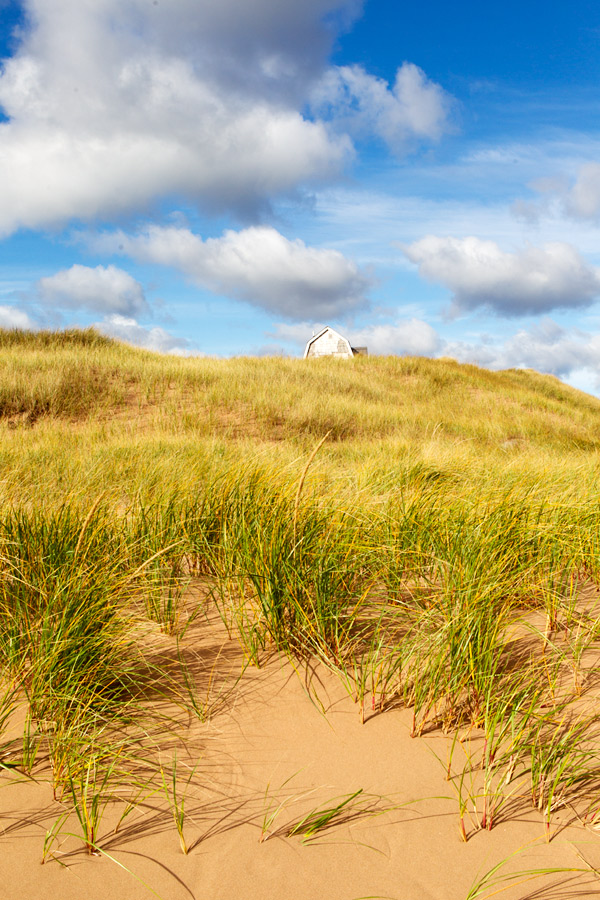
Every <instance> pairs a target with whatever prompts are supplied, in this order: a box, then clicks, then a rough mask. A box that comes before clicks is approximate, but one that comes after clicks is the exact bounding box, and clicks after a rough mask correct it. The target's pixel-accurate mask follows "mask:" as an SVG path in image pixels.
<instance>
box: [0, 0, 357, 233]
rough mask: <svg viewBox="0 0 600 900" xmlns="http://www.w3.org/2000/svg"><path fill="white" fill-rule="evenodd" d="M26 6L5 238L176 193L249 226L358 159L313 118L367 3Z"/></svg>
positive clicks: (182, 0) (107, 0)
mask: <svg viewBox="0 0 600 900" xmlns="http://www.w3.org/2000/svg"><path fill="white" fill-rule="evenodd" d="M24 6H25V10H26V13H27V17H28V23H29V24H28V27H26V29H25V31H24V35H23V38H22V42H21V45H20V47H19V49H18V50H17V52H16V54H15V55H14V56H13V57H11V58H10V59H8V60H6V61H5V63H4V69H3V71H2V73H1V75H0V106H1V107H2V108H3V110H4V113H5V115H6V116H7V117H8V121H5V122H3V123H2V124H0V154H1V158H2V175H1V177H0V233H4V234H8V233H10V232H11V231H13V230H14V229H16V228H18V227H21V226H24V227H39V226H45V225H50V224H54V223H60V222H63V221H66V220H68V219H70V218H72V217H78V218H93V217H96V216H102V215H111V214H113V213H118V212H121V211H126V210H131V209H134V208H139V207H142V206H145V205H146V204H147V203H148V202H149V201H151V200H152V199H154V198H156V197H161V196H166V195H169V194H180V195H185V196H186V198H187V199H188V200H190V201H191V202H194V201H197V202H200V203H203V204H205V205H206V206H208V207H211V208H215V209H218V210H231V209H234V210H235V211H241V212H245V213H248V212H249V211H251V210H256V208H258V207H260V206H261V205H262V204H264V203H266V202H268V201H269V199H270V198H271V197H272V196H274V195H276V194H278V193H280V192H287V191H290V190H293V189H295V188H296V187H297V186H298V184H303V183H307V182H310V181H312V180H315V179H321V178H329V177H331V176H332V175H334V174H335V173H337V172H339V170H340V167H341V166H342V165H343V163H344V162H345V160H346V159H347V158H348V155H349V154H351V152H352V149H351V142H350V140H349V138H347V137H346V136H344V135H337V136H335V135H332V134H331V133H330V132H329V130H328V129H327V128H326V127H325V125H324V124H323V123H321V122H314V121H311V120H308V119H306V118H305V117H303V115H302V113H301V110H302V109H303V108H304V104H305V101H306V97H307V93H308V92H309V91H310V88H311V86H312V84H313V83H314V82H315V81H316V80H317V79H318V78H319V77H320V76H321V75H322V72H323V70H324V68H325V66H326V58H327V55H328V52H329V50H330V47H331V43H332V40H333V38H334V36H335V28H334V27H332V26H331V22H332V19H333V18H334V17H335V16H336V15H338V17H339V15H342V14H345V16H346V18H351V17H352V16H354V15H356V14H357V13H358V11H359V8H360V3H359V2H357V0H304V2H302V3H281V0H254V2H253V3H251V4H249V3H240V2H239V0H220V2H219V3H214V2H212V0H169V2H168V3H162V2H161V3H150V2H148V0H89V2H85V3H82V2H81V0H53V2H52V3H48V2H47V0H24ZM326 20H327V22H329V25H328V24H327V22H326Z"/></svg>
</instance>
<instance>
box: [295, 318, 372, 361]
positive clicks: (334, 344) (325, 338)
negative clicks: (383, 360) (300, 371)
mask: <svg viewBox="0 0 600 900" xmlns="http://www.w3.org/2000/svg"><path fill="white" fill-rule="evenodd" d="M319 356H335V357H337V358H338V359H352V357H353V356H368V353H367V348H366V347H351V346H350V341H349V340H348V338H345V337H344V336H343V335H341V334H339V332H337V331H335V330H334V329H333V328H330V327H329V325H326V326H325V328H322V329H321V331H319V333H318V334H313V336H312V337H311V339H310V341H309V342H308V344H307V345H306V349H305V350H304V359H315V358H317V357H319Z"/></svg>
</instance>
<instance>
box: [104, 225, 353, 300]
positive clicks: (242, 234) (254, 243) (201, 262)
mask: <svg viewBox="0 0 600 900" xmlns="http://www.w3.org/2000/svg"><path fill="white" fill-rule="evenodd" d="M93 245H94V247H95V248H96V249H100V250H104V251H109V252H120V253H126V254H127V255H129V256H131V257H133V258H134V259H136V260H139V261H142V262H153V263H159V264H161V265H165V266H173V267H174V268H176V269H179V271H181V272H184V273H185V274H186V275H187V276H188V277H189V278H190V279H191V280H192V281H193V282H194V283H195V284H198V285H200V286H201V287H203V288H206V289H208V290H210V291H213V292H214V293H217V294H222V295H225V296H228V297H232V298H235V299H238V300H243V301H246V302H248V303H252V304H253V305H255V306H259V307H261V308H262V309H266V310H268V311H269V312H276V313H278V314H283V315H285V316H289V317H290V318H299V317H303V316H310V315H315V316H319V317H323V318H326V317H330V316H333V315H341V314H344V313H347V312H350V311H352V310H356V309H359V308H361V307H365V306H366V305H367V299H366V292H367V290H368V288H369V285H370V281H369V278H368V277H367V276H366V275H365V274H363V273H362V272H361V271H360V269H359V268H358V266H357V265H356V263H354V262H353V261H351V260H349V259H347V258H346V257H345V256H344V255H343V254H342V253H340V252H339V251H337V250H331V249H321V248H317V247H308V246H307V245H306V244H305V243H304V242H303V241H301V240H292V241H290V240H288V239H287V238H285V237H284V236H283V235H282V234H280V233H279V232H278V231H276V229H274V228H271V227H267V226H254V227H251V228H246V229H244V230H242V231H226V232H225V233H224V234H223V235H222V236H221V237H219V238H207V239H206V240H203V239H202V238H201V237H199V236H198V235H196V234H194V233H193V232H191V231H190V230H189V229H186V228H176V227H160V226H150V227H149V228H147V229H146V230H145V231H144V232H142V233H140V234H138V235H127V234H124V233H123V232H116V233H114V234H107V235H102V236H100V237H98V238H96V239H95V240H94V241H93Z"/></svg>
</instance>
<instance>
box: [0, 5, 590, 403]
mask: <svg viewBox="0 0 600 900" xmlns="http://www.w3.org/2000/svg"><path fill="white" fill-rule="evenodd" d="M599 45H600V7H599V6H598V4H597V3H592V2H588V0H578V2H576V3H566V2H556V3H554V4H546V3H544V4H542V3H541V2H535V0H533V2H529V3H528V4H526V5H523V4H522V2H520V3H517V2H514V0H510V2H504V3H503V4H501V5H500V4H479V5H477V8H475V5H474V4H455V5H449V4H447V3H441V2H431V3H421V4H411V5H410V6H409V5H408V4H399V3H397V2H392V0H366V2H365V3H361V2H360V0H303V3H301V4H299V3H296V4H290V3H287V2H284V0H252V2H250V0H220V2H219V3H218V4H215V3H214V2H213V0H88V2H86V3H82V2H81V0H25V2H14V0H0V55H1V56H2V70H1V72H0V113H1V118H0V326H4V327H15V326H16V327H24V328H48V327H50V328H62V327H67V326H71V325H77V326H87V325H91V324H93V325H95V326H96V327H97V328H99V329H101V330H103V331H104V332H106V333H108V334H112V335H114V336H117V337H119V338H121V339H124V340H128V341H130V342H132V343H134V344H138V345H140V346H146V347H150V348H152V349H156V350H160V351H161V352H170V353H186V354H195V353H201V354H209V355H222V356H229V355H234V354H269V353H271V354H272V353H287V354H290V355H300V354H301V352H302V349H303V346H304V343H305V341H306V339H307V338H308V337H309V336H310V334H311V333H312V330H313V329H315V328H317V327H319V326H320V325H322V324H331V325H333V326H334V327H337V328H339V329H340V330H341V331H343V333H345V334H347V335H348V336H349V337H350V339H351V340H352V341H354V342H355V343H357V344H360V345H367V346H368V347H369V350H370V352H371V353H392V354H406V353H414V354H422V355H427V356H450V357H455V358H457V359H459V360H461V361H467V362H476V363H478V364H480V365H484V366H489V367H491V368H507V367H513V366H526V367H532V368H536V369H538V370H540V371H543V372H549V373H551V374H554V375H557V376H558V377H560V378H563V379H564V380H565V381H567V382H569V383H571V384H573V385H575V386H577V387H580V388H582V389H584V390H587V391H590V392H593V393H600V245H599V235H600V230H599V222H600V122H599V112H600V104H599V103H598V90H599V88H598V86H599V83H600V54H599V52H598V50H599Z"/></svg>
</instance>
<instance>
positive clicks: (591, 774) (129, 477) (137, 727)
mask: <svg viewBox="0 0 600 900" xmlns="http://www.w3.org/2000/svg"><path fill="white" fill-rule="evenodd" d="M322 439H325V440H324V442H323V443H322V445H321V446H318V442H321V440H322ZM599 448H600V401H598V400H596V399H595V398H593V397H591V396H588V395H585V394H583V393H580V392H578V391H576V390H573V389H571V388H569V387H566V386H564V385H562V384H561V383H560V382H558V381H556V380H555V379H553V378H549V377H547V376H542V375H539V374H537V373H535V372H523V371H508V372H497V373H494V372H489V371H487V370H483V369H479V368H477V367H474V366H464V365H459V364H457V363H456V362H454V361H452V360H427V359H420V358H402V359H398V358H393V359H392V358H360V357H359V358H356V359H354V360H352V361H349V362H346V361H337V360H314V361H308V362H305V361H302V360H289V359H249V358H241V359H233V360H215V359H180V358H173V357H162V356H158V355H155V354H151V353H147V352H143V351H139V350H134V349H131V348H129V347H126V346H124V345H121V344H118V343H115V342H112V341H109V340H108V339H106V338H103V337H100V336H99V335H97V334H94V333H93V332H83V333H82V332H64V333H60V334H58V333H56V334H51V333H47V334H44V333H41V334H25V333H20V332H0V669H1V670H2V673H3V677H4V685H5V694H4V697H3V698H2V697H0V731H1V728H2V727H6V726H7V723H11V722H12V721H13V716H14V713H15V710H16V709H22V707H23V704H24V705H25V708H26V711H27V715H26V718H25V727H24V731H23V734H22V737H18V738H17V739H11V740H8V739H7V740H6V742H5V745H4V750H3V756H2V757H0V759H4V758H6V754H8V756H9V758H10V759H11V760H13V762H11V766H12V767H13V769H14V770H15V771H18V772H20V773H22V774H23V776H24V777H28V778H29V777H31V776H32V774H33V775H34V776H36V777H37V774H36V773H39V776H40V778H44V779H46V780H49V781H50V782H51V784H52V786H53V790H54V797H55V803H56V804H60V805H57V807H56V815H57V822H60V823H64V822H65V821H66V819H65V818H62V819H61V817H65V816H71V820H72V821H73V822H75V825H74V826H73V825H71V826H70V827H71V828H73V827H78V826H77V824H76V820H77V821H78V822H79V823H80V825H81V826H82V828H83V833H82V837H81V840H82V842H83V846H85V847H87V849H88V850H89V851H90V852H91V851H92V850H94V848H95V846H96V842H97V831H94V829H92V832H91V833H90V824H89V816H88V815H87V813H86V812H85V810H86V808H87V807H86V804H87V803H88V802H89V803H91V800H90V797H96V800H95V801H94V803H95V805H93V804H92V806H90V809H92V808H93V809H95V810H96V812H97V811H98V810H99V809H104V808H105V805H106V804H112V805H113V806H115V808H116V806H118V803H119V802H121V800H119V798H122V797H123V796H124V791H125V792H126V790H129V791H131V790H132V789H133V787H132V784H133V782H132V774H131V773H132V772H133V771H135V772H136V773H137V774H136V776H135V778H136V779H137V781H136V782H135V783H136V785H137V786H138V787H139V779H140V778H141V777H142V776H141V775H140V772H142V773H145V774H144V775H143V777H144V778H145V779H146V780H147V785H148V786H149V787H148V790H149V791H150V790H153V791H155V792H156V790H160V789H161V787H160V785H161V778H162V787H163V788H164V792H165V793H166V796H167V798H168V797H169V796H170V795H169V791H168V790H167V787H166V784H167V782H166V781H165V772H164V768H163V762H162V760H163V756H161V753H162V750H161V742H160V740H161V739H159V738H157V737H156V735H157V734H160V733H161V731H160V729H161V728H164V729H165V730H166V732H169V735H168V737H167V738H165V740H167V743H168V745H169V746H170V747H171V748H172V747H173V746H179V745H180V744H181V743H182V742H184V743H185V738H184V737H182V735H185V733H186V727H187V726H184V725H183V724H182V722H181V721H179V719H178V715H180V714H181V715H182V716H188V717H193V716H196V717H198V718H199V719H200V720H201V721H203V722H204V721H205V719H206V718H207V717H209V716H210V714H209V710H211V709H213V698H212V694H211V691H212V690H213V687H212V686H213V684H215V683H219V672H218V665H219V659H220V656H219V654H217V655H216V657H215V661H214V667H215V668H214V669H211V672H210V676H209V678H208V680H206V679H205V682H204V685H203V688H202V691H203V694H202V697H203V699H202V700H201V701H200V700H199V694H198V684H197V682H196V680H195V676H194V674H193V672H192V671H191V670H190V668H189V666H188V664H187V663H186V659H187V658H188V657H187V656H186V654H190V653H193V644H192V643H189V642H190V640H192V639H191V638H190V635H193V634H194V632H193V627H196V628H202V627H203V624H202V623H203V622H204V618H203V617H204V616H205V615H208V613H209V611H210V610H212V611H213V612H214V610H217V611H218V613H219V615H220V616H221V617H222V619H223V622H224V623H225V624H226V626H227V629H228V631H229V633H230V634H231V635H235V636H236V637H237V640H238V643H239V647H240V648H241V651H240V652H241V654H242V656H243V659H244V664H247V665H256V666H261V665H262V664H263V662H264V661H265V659H266V658H268V657H269V656H272V655H273V654H279V655H281V656H282V657H285V656H287V657H289V659H290V660H292V662H293V666H294V668H295V670H296V671H300V669H301V667H302V666H303V665H304V664H307V665H308V664H310V665H311V666H314V665H315V664H318V665H321V666H324V667H326V668H327V669H329V670H330V671H331V672H333V673H335V675H336V676H337V677H339V678H340V679H341V682H342V683H343V684H344V686H345V687H346V689H347V690H348V693H349V694H350V696H351V697H352V698H353V699H354V701H355V702H356V703H357V705H358V708H359V709H360V711H361V715H363V716H364V710H365V704H367V708H369V706H368V704H369V703H370V709H371V710H372V711H377V713H380V712H385V711H387V710H388V709H394V708H398V707H399V706H404V707H408V708H410V709H411V710H412V721H413V728H412V733H413V735H415V736H418V735H421V734H422V733H424V732H425V731H427V730H434V729H441V728H442V729H444V730H445V731H446V732H450V733H451V734H455V735H459V733H461V734H462V737H461V741H460V753H462V751H463V750H465V748H467V750H468V752H467V754H466V761H465V758H463V756H462V755H461V758H460V761H459V762H460V766H459V762H457V761H456V759H455V757H453V754H454V751H456V754H458V755H460V754H459V751H458V749H457V747H458V744H457V741H454V743H452V744H451V749H450V751H449V753H450V755H449V760H448V763H447V771H446V777H447V779H449V780H452V781H453V782H454V787H455V788H456V790H457V798H458V809H457V814H458V820H457V821H458V824H459V828H460V833H461V835H462V837H463V839H464V840H467V839H468V838H469V836H470V834H471V831H472V830H473V829H474V830H483V829H487V830H491V829H492V828H493V827H494V825H495V823H496V820H497V816H498V815H499V814H500V810H501V809H504V810H505V811H504V813H503V814H502V815H504V817H505V821H506V820H509V819H510V817H511V815H514V816H516V817H518V816H520V815H521V814H522V810H523V808H527V807H528V806H530V805H531V803H532V801H533V805H534V807H535V809H536V811H537V812H536V814H538V815H539V817H540V822H541V823H542V824H543V826H544V829H545V833H546V835H547V837H548V838H550V837H551V836H552V833H553V831H552V829H553V827H554V825H553V823H554V822H555V816H556V813H557V811H558V810H565V809H566V808H567V807H568V808H569V809H570V810H575V811H576V816H577V817H578V819H579V821H580V822H586V821H588V819H589V821H591V822H592V823H595V822H596V821H597V817H598V812H597V810H598V797H597V786H598V784H600V766H599V764H598V756H597V753H596V748H597V747H598V746H599V745H600V735H599V734H598V727H597V720H598V716H597V699H596V697H595V694H594V685H595V678H596V674H597V655H598V651H599V650H600V614H599V612H598V608H597V604H596V590H597V586H598V585H599V584H600V508H599V506H598V500H597V481H598V473H599V463H600V456H599V452H598V451H599ZM190 629H192V630H190ZM158 635H160V636H161V638H162V639H164V640H166V641H170V642H171V643H170V644H168V646H167V648H166V649H165V648H164V645H163V655H162V656H161V654H158V653H157V652H156V649H155V643H156V640H155V639H156V638H157V636H158ZM151 638H152V639H151ZM153 641H154V643H153ZM186 641H188V643H186ZM540 660H542V661H543V665H542V664H540ZM240 677H241V676H240ZM307 684H308V681H307ZM236 685H237V682H236ZM156 698H160V700H161V703H163V702H166V703H171V704H174V705H175V707H176V709H177V710H179V712H178V713H174V712H173V706H171V708H170V712H169V717H167V718H165V719H164V720H161V721H160V723H158V724H157V717H159V714H158V712H157V709H158V708H159V707H158V705H157V704H156V702H153V701H156ZM215 708H216V707H215ZM182 711H183V712H182ZM159 718H160V717H159ZM465 729H466V731H465ZM461 730H462V731H461ZM149 734H152V735H153V739H152V741H153V742H152V743H151V744H149V743H148V735H149ZM477 736H479V738H478V739H482V740H480V742H479V743H477V741H476V737H477ZM467 737H468V742H467V743H466V744H465V741H466V739H467ZM583 738H585V740H583ZM471 740H473V741H474V743H473V744H472V743H471ZM548 748H550V749H548ZM195 758H197V757H195ZM453 760H454V761H453ZM457 766H459V767H458V768H457ZM195 772H196V769H194V770H193V773H192V775H194V773H195ZM201 775H202V772H201V768H200V770H199V772H198V777H200V776H201ZM172 777H173V779H176V773H175V770H174V769H173V776H172ZM191 777H192V776H190V778H191ZM92 782H93V783H92ZM123 785H125V787H123ZM157 785H158V787H157ZM466 785H469V786H470V787H469V791H468V792H467V789H466V787H465V786H466ZM174 790H175V789H174V788H173V794H172V795H173V796H175V793H174ZM515 792H517V793H515ZM467 793H468V796H467ZM98 798H101V800H102V802H100V800H99V799H98ZM509 798H510V803H509V802H508V800H509ZM467 801H468V802H467ZM170 802H171V804H173V802H174V801H173V800H172V797H171V801H170ZM103 804H104V805H103ZM174 808H175V812H177V806H176V804H175V807H174ZM467 808H468V816H469V817H470V819H469V821H470V822H471V824H469V821H467V819H466V818H465V814H466V810H467ZM128 809H129V807H128ZM65 810H66V812H65ZM471 810H472V812H471ZM126 814H128V813H126ZM46 815H48V814H47V812H46ZM174 818H175V823H176V825H177V821H178V819H177V815H175V814H174ZM181 821H183V819H182V820H181ZM85 823H87V824H85ZM96 824H97V823H96ZM56 827H57V829H59V826H58V825H57V826H56ZM61 827H62V826H61ZM65 827H66V826H65ZM177 827H179V826H177ZM57 834H58V831H57ZM180 837H181V840H182V847H184V846H185V844H184V840H183V837H182V836H181V834H180ZM50 838H52V832H50ZM50 838H48V837H47V842H48V841H49V840H50ZM53 840H54V838H52V840H50V846H52V841H53Z"/></svg>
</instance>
